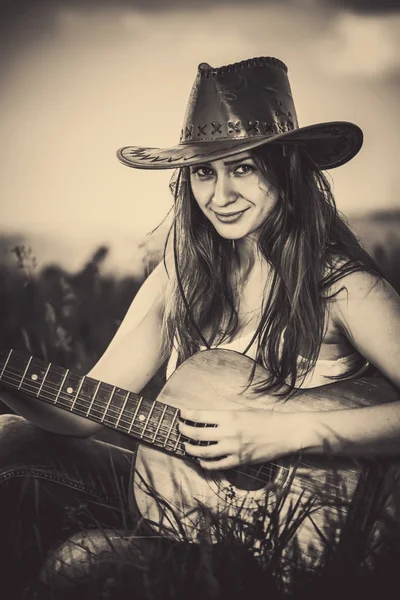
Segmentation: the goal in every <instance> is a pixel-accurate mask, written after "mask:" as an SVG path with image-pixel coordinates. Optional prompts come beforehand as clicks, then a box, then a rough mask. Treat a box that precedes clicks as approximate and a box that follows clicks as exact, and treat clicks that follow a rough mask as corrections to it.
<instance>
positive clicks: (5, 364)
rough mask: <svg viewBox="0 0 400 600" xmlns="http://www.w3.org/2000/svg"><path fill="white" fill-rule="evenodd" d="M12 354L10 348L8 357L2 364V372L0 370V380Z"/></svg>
mask: <svg viewBox="0 0 400 600" xmlns="http://www.w3.org/2000/svg"><path fill="white" fill-rule="evenodd" d="M12 353H13V349H12V348H11V350H10V352H9V353H8V356H7V358H6V362H5V363H4V366H3V368H2V370H1V373H0V379H2V378H3V375H4V371H5V370H6V367H7V365H8V361H9V360H10V358H11V354H12Z"/></svg>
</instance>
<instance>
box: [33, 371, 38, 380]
mask: <svg viewBox="0 0 400 600" xmlns="http://www.w3.org/2000/svg"><path fill="white" fill-rule="evenodd" d="M37 378H38V376H37V375H35V373H34V374H33V375H31V379H33V381H36V379H37Z"/></svg>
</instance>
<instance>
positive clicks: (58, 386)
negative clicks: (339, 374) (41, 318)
mask: <svg viewBox="0 0 400 600" xmlns="http://www.w3.org/2000/svg"><path fill="white" fill-rule="evenodd" d="M252 369H255V371H254V378H253V380H252V384H251V385H249V375H250V373H251V371H252ZM263 379H265V371H264V368H263V367H261V366H259V365H257V364H255V363H254V361H253V360H252V359H250V358H248V357H247V356H244V355H242V354H239V353H237V352H235V351H232V350H225V349H212V350H204V351H201V352H198V353H197V354H195V355H193V356H192V357H190V358H189V359H187V360H186V361H185V362H184V363H182V364H181V365H180V366H179V367H178V369H177V370H176V371H175V372H174V373H173V375H172V376H171V377H170V378H169V379H168V381H167V382H166V384H165V386H164V387H163V389H162V390H161V392H160V394H159V395H158V397H157V399H155V400H151V399H148V398H144V397H142V396H141V395H139V394H135V393H133V392H130V391H128V390H124V389H121V388H119V387H115V386H112V385H110V384H108V383H104V382H101V381H98V380H95V379H93V378H91V377H87V376H80V375H77V374H74V373H72V372H70V371H69V370H68V369H65V368H62V367H60V366H57V365H53V364H51V363H47V362H44V361H42V360H39V359H37V358H34V357H26V356H24V355H23V354H21V353H19V352H16V351H14V350H10V351H9V352H8V354H5V353H0V381H1V383H2V384H3V385H5V386H7V387H9V388H12V389H14V390H20V391H21V392H24V393H26V394H28V395H30V396H32V397H35V398H37V399H38V400H41V401H43V402H46V403H47V404H52V405H55V406H58V407H59V408H61V409H63V410H66V411H68V412H71V413H74V414H76V415H79V416H81V417H85V418H87V419H90V420H92V421H95V422H97V423H101V424H103V425H104V426H106V427H110V428H112V429H114V430H116V431H118V432H120V433H123V434H125V435H128V436H131V437H133V438H135V439H136V440H138V441H139V442H140V444H139V446H138V451H137V455H136V465H135V477H134V493H135V497H136V501H137V504H138V506H139V509H140V511H141V514H142V516H143V517H144V518H145V519H147V520H148V521H149V522H150V523H151V524H153V526H154V527H157V524H160V522H161V521H163V523H162V526H163V527H164V530H167V531H168V533H169V534H170V535H172V536H174V535H178V534H177V532H179V536H182V535H184V536H185V537H186V538H187V539H190V540H192V541H194V540H196V539H198V536H199V535H204V534H205V532H206V531H209V530H210V518H211V520H212V519H213V518H216V519H217V520H218V519H225V520H226V522H227V523H230V522H234V523H235V524H237V523H238V514H239V515H240V519H239V520H240V523H244V525H245V526H244V527H243V529H242V531H243V532H244V535H246V532H247V534H248V532H249V531H250V532H251V531H253V532H254V531H255V529H254V526H255V523H256V524H257V525H258V526H259V525H260V521H261V524H262V530H263V535H262V536H261V537H263V536H264V538H265V537H266V535H267V533H269V534H270V537H271V535H272V534H271V532H272V529H273V527H274V523H275V521H274V518H273V511H274V508H275V509H278V510H279V518H280V519H281V521H282V523H283V525H282V527H285V523H286V525H287V524H288V522H289V520H290V519H293V518H294V517H295V510H297V511H300V512H301V511H302V510H303V513H304V514H303V516H302V517H301V518H300V519H299V523H300V525H299V526H298V528H297V530H296V531H295V532H293V534H292V539H293V540H295V541H296V544H297V546H298V547H299V548H300V550H301V551H302V552H303V553H304V554H305V555H308V556H314V557H315V556H316V555H317V554H318V553H321V552H323V540H324V535H325V534H326V531H327V524H328V525H329V527H332V523H333V528H334V530H335V531H337V530H338V529H340V527H342V526H343V523H344V522H345V519H346V516H348V512H349V510H350V508H351V503H352V501H353V500H354V497H355V495H356V494H357V493H358V494H361V495H362V493H363V492H362V491H361V492H360V491H359V492H357V490H359V489H360V486H361V487H362V485H361V484H362V483H363V481H366V478H367V475H368V472H369V471H368V469H369V467H368V463H363V462H360V461H356V460H350V459H347V458H344V457H342V458H338V457H333V456H326V455H324V456H318V457H317V456H307V458H305V457H304V456H293V457H285V458H282V459H279V460H277V461H274V462H271V463H267V464H261V465H255V464H254V465H248V466H247V467H245V466H241V467H240V468H237V469H230V470H228V471H224V472H212V473H211V472H207V471H205V470H203V469H201V467H200V466H199V465H198V464H197V463H196V462H195V461H194V460H192V459H191V458H190V457H189V456H188V455H186V453H185V449H184V445H183V442H184V441H186V440H185V438H184V437H183V436H182V435H181V434H180V432H179V429H178V419H179V409H180V407H183V406H189V407H193V408H199V407H201V408H208V409H215V408H216V407H218V409H229V410H241V409H244V408H250V409H251V408H264V409H266V410H280V411H289V412H292V411H304V410H305V411H312V410H336V409H338V410H339V409H344V408H356V407H359V406H369V405H375V404H377V403H384V402H390V401H394V400H398V399H399V398H400V395H399V393H398V391H397V390H395V388H394V387H393V386H391V385H390V384H389V383H388V382H386V381H385V380H383V379H377V378H361V379H353V380H346V381H342V382H338V383H332V384H329V385H327V386H322V387H319V388H313V389H308V390H306V391H304V392H299V393H298V394H296V395H295V396H294V397H292V398H291V399H289V400H287V401H284V400H281V399H279V398H278V397H276V396H275V397H274V396H268V395H265V394H264V395H260V394H259V393H257V391H256V390H255V387H256V386H257V384H258V383H259V382H260V381H262V380H263ZM364 492H365V490H364ZM166 506H168V507H170V509H169V512H168V516H167V517H166V513H165V507H166ZM296 514H297V513H296ZM207 515H208V517H207ZM339 526H340V527H339ZM285 531H286V530H285ZM335 535H337V533H335ZM179 536H178V537H179Z"/></svg>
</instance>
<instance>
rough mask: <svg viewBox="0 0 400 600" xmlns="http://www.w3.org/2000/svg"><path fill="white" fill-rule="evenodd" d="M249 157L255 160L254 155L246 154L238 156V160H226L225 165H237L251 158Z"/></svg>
mask: <svg viewBox="0 0 400 600" xmlns="http://www.w3.org/2000/svg"><path fill="white" fill-rule="evenodd" d="M249 159H251V160H253V157H252V156H250V155H246V156H242V157H241V158H237V159H236V160H229V161H226V162H224V165H225V166H229V165H237V164H238V163H241V162H243V161H245V160H249Z"/></svg>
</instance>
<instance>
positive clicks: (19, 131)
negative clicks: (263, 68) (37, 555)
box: [0, 0, 400, 368]
mask: <svg viewBox="0 0 400 600" xmlns="http://www.w3.org/2000/svg"><path fill="white" fill-rule="evenodd" d="M0 7H1V19H0V139H1V145H0V206H1V222H0V251H1V252H0V254H1V265H2V267H1V268H2V269H3V282H4V285H3V289H2V291H1V297H0V300H2V302H3V306H6V307H7V308H6V310H5V311H4V312H3V316H2V317H1V318H2V319H3V325H2V327H3V331H4V330H5V331H6V332H8V333H7V335H6V336H5V338H3V339H5V340H6V341H3V344H4V345H7V340H8V341H10V342H12V343H14V338H15V336H17V338H18V339H17V342H15V343H17V344H19V345H21V346H24V347H26V348H28V349H29V348H30V349H31V350H32V351H36V352H39V353H40V354H42V355H43V354H46V353H47V355H48V354H49V353H51V352H54V348H55V347H59V348H61V350H60V352H61V354H57V355H56V358H57V357H58V358H59V359H60V360H62V361H63V362H64V363H65V362H68V360H69V362H71V361H72V362H73V364H76V365H78V367H79V368H81V367H82V368H84V365H85V364H86V362H87V361H89V362H90V360H91V359H88V358H87V357H88V356H91V357H92V358H94V357H95V355H97V354H98V352H100V351H101V349H102V348H103V347H104V345H105V344H106V343H107V341H108V340H109V337H110V335H111V333H112V331H114V330H115V327H116V325H117V324H118V323H119V322H120V319H121V316H122V315H123V313H124V311H125V310H126V308H127V306H128V305H129V302H130V300H131V299H132V296H133V294H134V293H135V291H136V289H137V286H138V285H139V284H140V282H141V281H142V279H143V277H144V276H145V273H146V265H148V263H149V261H150V262H151V261H152V260H158V259H159V257H160V251H161V247H162V241H163V236H164V232H165V229H163V228H161V229H159V230H157V231H156V233H155V234H153V235H152V236H148V235H147V234H148V232H150V231H152V230H153V229H154V228H156V227H157V226H158V224H159V223H160V222H161V221H162V220H163V218H164V217H165V215H166V214H167V212H168V209H169V208H170V206H171V198H170V196H169V192H168V180H169V177H170V172H168V171H166V172H163V171H160V172H148V171H139V170H134V169H130V168H128V167H125V166H122V165H121V164H120V163H119V162H118V161H117V159H116V156H115V152H116V150H117V149H118V148H119V147H121V146H124V145H130V144H132V145H135V144H137V145H149V146H169V145H173V144H175V143H176V142H177V141H178V139H179V133H180V129H181V124H182V120H183V115H184V110H185V106H186V102H187V98H188V94H189V91H190V88H191V86H192V83H193V80H194V77H195V74H196V69H197V65H198V64H199V63H200V62H209V63H210V64H211V65H213V66H219V65H222V64H226V63H231V62H235V61H238V60H242V59H245V58H249V57H253V56H262V55H271V56H276V57H278V58H280V59H281V60H283V61H284V62H286V64H287V65H288V67H289V76H290V81H291V85H292V91H293V94H294V98H295V103H296V107H297V112H298V116H299V121H300V124H301V125H307V124H311V123H315V122H318V121H330V120H349V121H354V122H356V123H357V124H358V125H360V126H361V127H362V129H363V130H364V133H365V143H364V147H363V149H362V150H361V152H360V154H359V155H358V156H357V157H356V158H355V159H354V160H353V161H351V162H350V163H349V164H347V165H345V166H343V167H340V168H338V169H335V170H332V171H330V173H329V176H330V178H331V180H332V185H333V188H334V192H335V197H336V201H337V204H338V207H339V209H340V210H341V211H343V212H344V213H345V214H346V215H347V216H348V218H349V219H350V222H351V224H352V226H353V227H354V228H355V230H356V231H357V232H358V234H359V235H360V236H361V239H362V241H363V242H364V244H365V245H366V247H367V249H369V250H370V251H371V253H373V254H374V256H376V258H378V260H379V262H380V264H381V265H382V266H384V267H385V268H386V269H387V271H388V273H389V275H390V277H391V279H392V280H394V279H396V277H397V273H398V268H399V264H400V239H399V238H400V198H399V192H398V188H399V174H398V173H399V159H398V157H399V154H400V153H399V150H400V148H399V146H400V142H399V136H398V130H399V127H400V104H399V89H400V35H399V34H400V6H399V3H398V2H395V1H391V2H390V1H385V0H375V1H367V0H349V1H347V2H346V1H339V0H279V1H272V0H259V1H257V0H247V1H246V3H244V2H242V1H234V0H230V1H229V0H225V1H222V0H220V1H211V0H210V1H208V0H197V1H196V0H191V1H190V0H169V1H162V0H136V1H135V0H131V1H129V0H109V1H106V0H38V1H36V2H31V1H27V0H8V1H7V0H0ZM15 274H17V275H15ZM16 297H18V298H19V299H20V300H19V301H18V302H17V303H15V298H16ZM10 323H11V325H10ZM32 323H35V324H36V329H37V331H36V333H35V332H34V331H32ZM44 327H48V328H50V329H51V328H52V332H53V333H52V334H51V335H50V334H49V337H48V339H47V338H46V340H45V341H43V331H44ZM46 335H47V334H46ZM82 340H84V341H82ZM57 344H58V346H57ZM71 344H72V346H71ZM74 344H75V345H76V344H78V345H79V344H83V346H82V348H80V350H79V352H78V350H77V349H76V348H75V347H74V348H72V347H73V345H74ZM71 348H72V350H71ZM94 349H95V350H94ZM68 353H70V354H68ZM71 353H72V354H71ZM77 353H78V354H79V356H80V359H79V360H78V359H77V358H76V356H77ZM67 355H68V356H70V359H71V360H70V359H68V356H67ZM72 355H73V356H74V359H73V360H72V358H71V356H72ZM67 359H68V360H67Z"/></svg>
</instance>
